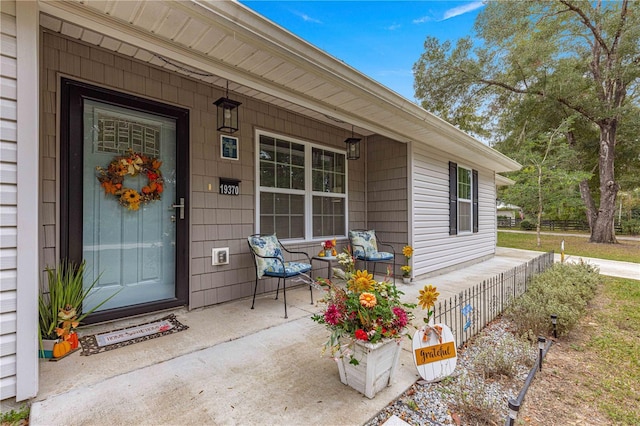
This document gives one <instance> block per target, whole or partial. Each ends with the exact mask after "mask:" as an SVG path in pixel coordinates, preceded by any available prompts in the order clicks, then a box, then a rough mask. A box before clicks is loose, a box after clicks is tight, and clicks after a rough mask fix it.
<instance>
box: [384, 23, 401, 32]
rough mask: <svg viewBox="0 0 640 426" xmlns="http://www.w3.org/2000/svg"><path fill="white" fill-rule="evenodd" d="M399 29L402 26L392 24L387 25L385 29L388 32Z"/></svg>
mask: <svg viewBox="0 0 640 426" xmlns="http://www.w3.org/2000/svg"><path fill="white" fill-rule="evenodd" d="M401 27H402V25H400V24H392V25H389V26H388V27H387V28H386V29H387V30H389V31H395V30H397V29H399V28H401Z"/></svg>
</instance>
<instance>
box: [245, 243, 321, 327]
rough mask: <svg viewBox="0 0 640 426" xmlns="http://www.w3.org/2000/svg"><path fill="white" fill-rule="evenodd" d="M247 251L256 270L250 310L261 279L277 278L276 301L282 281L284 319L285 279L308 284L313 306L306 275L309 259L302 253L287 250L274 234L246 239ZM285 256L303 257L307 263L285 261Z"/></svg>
mask: <svg viewBox="0 0 640 426" xmlns="http://www.w3.org/2000/svg"><path fill="white" fill-rule="evenodd" d="M247 242H248V243H249V250H250V251H251V254H252V255H253V264H254V266H255V268H256V284H255V286H254V288H253V301H252V302H251V309H253V308H254V305H255V303H256V292H257V290H258V280H260V279H261V278H263V277H273V278H278V288H277V289H276V300H277V299H278V294H279V292H280V280H282V281H283V285H282V294H283V295H284V317H285V318H288V316H287V278H292V277H301V278H302V279H303V281H305V282H306V283H307V284H309V291H310V292H311V304H313V287H312V280H311V278H310V276H308V275H306V273H307V272H309V271H310V270H311V258H310V257H309V255H308V254H307V253H305V252H303V251H292V250H287V249H286V247H284V246H283V245H282V243H281V242H280V240H278V238H277V237H276V236H275V234H271V235H264V234H253V235H251V236H249V237H248V238H247ZM285 254H288V255H303V256H305V257H306V258H307V260H308V263H303V262H296V261H287V260H285Z"/></svg>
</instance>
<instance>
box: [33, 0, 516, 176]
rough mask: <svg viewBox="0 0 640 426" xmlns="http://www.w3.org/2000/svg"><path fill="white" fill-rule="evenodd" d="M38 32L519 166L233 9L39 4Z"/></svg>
mask: <svg viewBox="0 0 640 426" xmlns="http://www.w3.org/2000/svg"><path fill="white" fill-rule="evenodd" d="M39 6H40V10H41V12H43V14H41V18H40V23H41V25H42V26H43V27H45V28H47V29H49V30H51V31H56V32H60V33H62V34H65V35H66V36H69V37H73V38H76V39H79V40H83V41H85V42H87V43H91V44H94V45H98V46H102V47H104V48H106V49H109V50H113V51H117V52H119V53H121V54H123V55H127V56H130V57H133V58H136V59H138V60H141V61H145V62H148V63H151V64H154V65H157V66H159V67H163V68H166V69H168V70H172V71H175V72H178V73H181V74H184V75H188V76H190V77H192V78H196V79H200V80H202V81H205V82H207V83H209V84H212V85H215V86H218V87H220V88H224V87H225V86H226V84H227V81H229V90H230V91H232V92H234V93H238V94H242V95H245V96H248V97H253V98H256V99H259V100H262V101H264V102H268V103H271V104H275V105H278V106H280V107H283V108H285V109H288V110H291V111H294V112H298V113H300V114H303V115H305V116H308V117H312V118H314V119H317V120H320V121H324V122H327V123H331V124H332V125H336V126H339V127H342V128H344V129H346V130H351V125H354V126H356V128H355V131H356V132H357V133H359V134H361V135H364V136H369V135H373V134H380V135H383V136H386V137H389V138H392V139H394V140H397V141H400V142H409V141H414V142H416V143H421V144H426V145H430V146H434V147H436V148H438V149H441V150H443V151H446V152H449V153H451V154H452V155H455V156H458V157H461V158H463V159H468V160H469V161H470V162H473V163H477V164H481V165H483V166H485V167H487V168H490V169H493V170H495V171H498V172H504V171H510V170H517V169H519V168H520V165H519V164H518V163H517V162H515V161H513V160H511V159H510V158H508V157H506V156H504V155H502V154H500V153H498V152H497V151H495V150H493V149H491V148H489V147H488V146H486V145H484V144H482V143H481V142H479V141H478V140H476V139H474V138H472V137H471V136H469V135H467V134H466V133H464V132H462V131H460V130H458V129H457V128H455V127H453V126H452V125H450V124H449V123H446V122H445V121H443V120H441V119H439V118H437V117H435V116H434V115H432V114H430V113H428V112H427V111H425V110H424V109H422V108H420V107H419V106H417V105H416V104H414V103H413V102H411V101H409V100H408V99H406V98H404V97H402V96H400V95H398V94H397V93H395V92H393V91H392V90H390V89H388V88H386V87H384V86H383V85H381V84H379V83H377V82H376V81H374V80H372V79H370V78H368V77H367V76H365V75H364V74H362V73H360V72H359V71H357V70H355V69H354V68H352V67H350V66H348V65H346V64H345V63H344V62H342V61H340V60H338V59H336V58H334V57H332V56H330V55H328V54H326V53H325V52H323V51H322V50H320V49H318V48H316V47H315V46H313V45H311V44H309V43H307V42H306V41H304V40H302V39H301V38H299V37H297V36H295V35H294V34H292V33H290V32H288V31H287V30H285V29H283V28H281V27H279V26H278V25H276V24H274V23H272V22H271V21H268V20H267V19H265V18H264V17H262V16H261V15H259V14H257V13H255V12H253V11H252V10H251V9H249V8H247V7H245V6H243V5H242V4H240V3H238V2H236V1H208V0H191V1H172V0H166V1H157V0H138V1H124V0H91V1H87V0H69V1H59V0H40V1H39Z"/></svg>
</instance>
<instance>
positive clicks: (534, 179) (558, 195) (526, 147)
mask: <svg viewBox="0 0 640 426" xmlns="http://www.w3.org/2000/svg"><path fill="white" fill-rule="evenodd" d="M572 121H573V118H572V117H569V118H568V119H567V120H565V121H563V122H562V123H561V124H560V126H559V127H558V128H556V129H554V130H553V131H552V132H550V133H547V134H542V133H541V134H539V135H538V139H537V140H531V139H527V140H524V141H522V142H521V144H520V145H521V149H520V150H519V151H518V156H517V158H516V159H517V160H518V161H519V162H520V163H522V164H523V168H522V170H520V171H518V172H516V173H514V175H513V176H511V177H512V178H514V179H515V180H516V185H514V186H509V187H507V188H506V189H504V190H502V191H501V198H502V200H503V201H505V202H507V203H511V204H516V205H518V206H520V207H521V208H522V209H523V211H524V212H525V213H527V214H529V215H531V214H533V215H535V217H536V235H537V244H538V247H539V246H540V225H541V223H542V215H543V212H545V210H547V211H549V210H558V209H560V208H561V207H565V206H566V204H567V201H569V200H571V198H572V197H571V192H572V191H575V189H576V187H577V185H578V183H579V182H580V181H581V180H582V179H584V177H585V176H584V175H585V173H584V172H579V171H571V167H570V164H571V162H572V161H573V156H572V154H571V149H570V148H569V146H568V144H567V141H566V139H565V138H564V136H563V135H564V134H566V132H567V131H568V129H569V128H570V126H571V123H572Z"/></svg>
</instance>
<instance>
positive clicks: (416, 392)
mask: <svg viewBox="0 0 640 426" xmlns="http://www.w3.org/2000/svg"><path fill="white" fill-rule="evenodd" d="M510 329H511V327H510V324H509V323H508V322H507V321H505V320H502V319H498V320H496V321H494V322H493V323H491V324H490V325H488V326H487V327H485V329H484V330H482V332H481V333H480V334H479V335H478V336H476V337H475V338H474V339H472V340H471V341H470V342H469V343H468V345H467V347H465V348H462V349H459V350H458V362H457V365H456V369H455V370H454V372H453V374H452V375H451V376H450V377H447V378H445V379H444V380H442V381H440V382H438V383H427V382H424V381H422V380H421V381H418V382H416V383H415V384H414V385H413V386H411V388H409V389H408V390H407V391H406V392H405V393H404V394H402V395H401V396H400V397H399V398H398V399H396V400H395V401H394V402H392V403H391V404H389V405H388V406H387V407H386V408H385V409H384V410H382V411H380V412H379V413H378V414H377V415H376V416H375V417H373V418H372V419H371V420H369V421H368V422H367V423H365V426H378V425H382V424H384V422H386V421H387V420H388V419H389V418H390V417H391V416H392V415H396V416H397V417H399V418H400V419H402V420H404V421H405V422H407V423H409V424H411V425H438V424H441V425H450V424H455V425H476V424H477V425H485V424H486V425H499V424H504V421H505V419H506V416H507V414H508V409H507V401H508V399H509V398H516V397H517V396H518V393H519V392H520V389H521V388H522V386H523V384H524V382H525V379H526V377H527V374H528V373H529V370H530V369H531V367H532V365H533V363H534V362H535V359H536V356H537V349H536V346H534V345H532V344H528V343H522V342H519V341H516V340H515V339H514V338H513V335H512V334H511V333H510V332H509V330H510ZM510 368H513V372H514V373H513V377H507V376H506V375H504V374H499V372H497V371H493V370H499V371H506V370H505V369H507V370H508V369H510Z"/></svg>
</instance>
